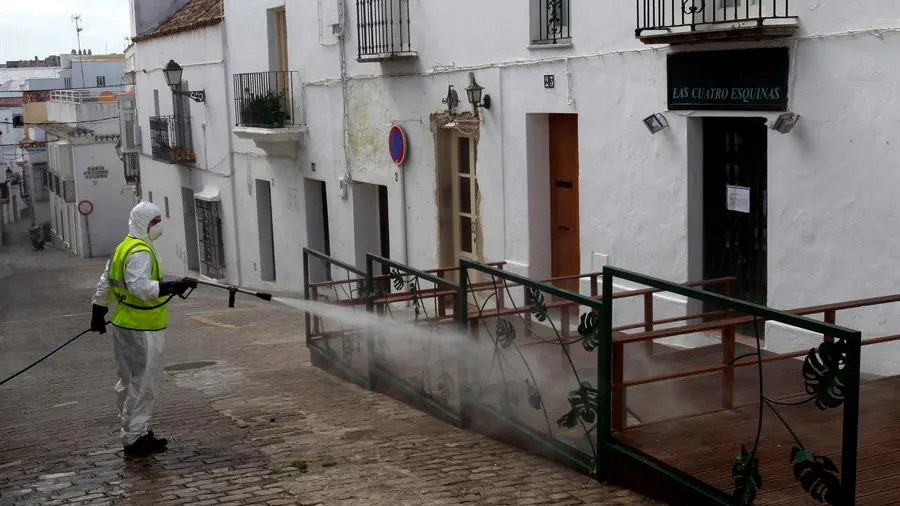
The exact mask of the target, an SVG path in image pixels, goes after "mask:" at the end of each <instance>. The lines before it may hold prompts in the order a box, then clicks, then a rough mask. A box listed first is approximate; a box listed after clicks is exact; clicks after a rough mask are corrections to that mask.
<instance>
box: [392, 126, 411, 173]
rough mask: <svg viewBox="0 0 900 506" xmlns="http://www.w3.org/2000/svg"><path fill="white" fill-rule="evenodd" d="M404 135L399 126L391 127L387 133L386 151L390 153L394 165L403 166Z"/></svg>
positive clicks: (404, 159) (404, 156)
mask: <svg viewBox="0 0 900 506" xmlns="http://www.w3.org/2000/svg"><path fill="white" fill-rule="evenodd" d="M406 148H407V145H406V134H404V133H403V129H402V128H400V125H393V126H391V130H390V132H388V151H390V153H391V161H392V162H394V164H396V165H403V162H404V161H406Z"/></svg>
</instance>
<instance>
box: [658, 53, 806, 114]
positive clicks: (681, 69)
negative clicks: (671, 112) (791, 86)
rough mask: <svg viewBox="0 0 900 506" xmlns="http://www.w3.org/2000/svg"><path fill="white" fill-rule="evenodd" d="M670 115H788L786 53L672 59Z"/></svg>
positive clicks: (681, 55)
mask: <svg viewBox="0 0 900 506" xmlns="http://www.w3.org/2000/svg"><path fill="white" fill-rule="evenodd" d="M667 64H668V95H669V109H707V110H753V111H786V110H787V105H788V104H787V92H788V74H789V73H790V55H789V53H788V48H786V47H774V48H759V49H738V50H728V51H697V52H693V51H692V52H685V53H672V54H669V55H668V61H667Z"/></svg>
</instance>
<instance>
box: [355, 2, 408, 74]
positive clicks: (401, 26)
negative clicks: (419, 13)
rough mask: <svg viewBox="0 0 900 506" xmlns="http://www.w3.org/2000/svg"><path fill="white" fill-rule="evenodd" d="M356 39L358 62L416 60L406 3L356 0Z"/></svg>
mask: <svg viewBox="0 0 900 506" xmlns="http://www.w3.org/2000/svg"><path fill="white" fill-rule="evenodd" d="M356 35H357V43H358V44H359V46H358V47H359V53H358V58H357V59H358V60H360V61H378V60H381V59H388V58H393V57H404V56H415V55H416V53H415V52H414V51H413V50H412V44H411V42H410V18H409V0H356Z"/></svg>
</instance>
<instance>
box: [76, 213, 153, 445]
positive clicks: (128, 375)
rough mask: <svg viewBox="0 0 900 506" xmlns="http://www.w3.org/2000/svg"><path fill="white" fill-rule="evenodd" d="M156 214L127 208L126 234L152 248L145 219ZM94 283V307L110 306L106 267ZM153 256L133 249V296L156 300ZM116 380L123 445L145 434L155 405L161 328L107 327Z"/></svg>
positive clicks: (128, 278)
mask: <svg viewBox="0 0 900 506" xmlns="http://www.w3.org/2000/svg"><path fill="white" fill-rule="evenodd" d="M157 216H160V211H159V208H158V207H156V205H154V204H152V203H150V202H141V203H140V204H138V205H136V206H135V207H134V208H133V209H132V210H131V216H130V218H129V220H128V235H130V236H132V237H135V238H138V239H142V240H144V241H147V243H148V244H151V245H152V244H153V243H152V241H151V240H150V237H149V235H148V228H149V225H150V221H151V220H152V219H153V218H155V217H157ZM110 261H112V259H110V260H108V261H107V262H106V268H105V269H104V270H103V274H102V275H101V276H100V282H99V283H97V292H96V293H95V294H94V297H93V303H94V304H97V305H99V306H104V307H109V304H110V302H112V294H111V290H110V286H109V263H110ZM151 267H152V257H151V256H150V253H148V252H146V251H137V252H134V253H132V254H131V255H129V256H128V259H127V260H126V262H125V284H126V286H128V290H129V291H130V292H131V294H132V295H134V296H135V297H137V298H139V299H141V300H145V301H151V300H153V299H155V298H157V297H159V283H158V282H157V281H153V280H151V279H150V273H151ZM112 329H113V330H112V334H113V338H114V344H115V355H116V364H117V366H118V375H119V381H118V382H117V383H116V385H115V387H114V390H115V392H116V395H117V404H118V408H119V418H120V419H121V420H122V430H121V436H122V444H123V446H128V445H130V444H132V443H134V442H135V441H137V440H138V438H140V437H141V436H143V435H144V434H147V431H148V430H149V421H150V418H151V416H153V409H154V407H155V406H156V397H157V393H158V388H159V381H160V376H161V367H162V365H161V361H162V353H163V348H164V346H165V342H166V333H165V331H164V330H157V331H139V330H129V329H123V328H119V327H116V326H112Z"/></svg>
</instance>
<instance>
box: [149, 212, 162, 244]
mask: <svg viewBox="0 0 900 506" xmlns="http://www.w3.org/2000/svg"><path fill="white" fill-rule="evenodd" d="M161 235H162V216H158V215H157V216H154V217H153V219H152V220H150V225H148V226H147V236H148V237H150V240H151V241H155V240H157V239H159V236H161Z"/></svg>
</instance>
